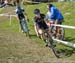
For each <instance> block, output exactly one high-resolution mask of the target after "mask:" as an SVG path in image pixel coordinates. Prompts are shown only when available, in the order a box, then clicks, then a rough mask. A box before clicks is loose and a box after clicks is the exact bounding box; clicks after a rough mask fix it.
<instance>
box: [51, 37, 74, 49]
mask: <svg viewBox="0 0 75 63" xmlns="http://www.w3.org/2000/svg"><path fill="white" fill-rule="evenodd" d="M52 39H53V40H54V41H57V42H58V43H62V44H65V45H67V46H70V47H73V48H75V44H74V43H70V42H67V41H62V40H58V39H54V38H52Z"/></svg>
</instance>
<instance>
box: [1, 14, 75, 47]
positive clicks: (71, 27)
mask: <svg viewBox="0 0 75 63" xmlns="http://www.w3.org/2000/svg"><path fill="white" fill-rule="evenodd" d="M0 16H9V17H10V22H9V25H11V17H17V16H16V15H9V14H0ZM53 26H59V27H63V28H70V29H75V26H67V25H53ZM19 31H20V26H19ZM52 39H53V40H54V41H56V42H58V43H62V44H65V45H67V46H70V47H74V48H75V44H74V43H70V42H67V41H62V40H58V39H55V38H52Z"/></svg>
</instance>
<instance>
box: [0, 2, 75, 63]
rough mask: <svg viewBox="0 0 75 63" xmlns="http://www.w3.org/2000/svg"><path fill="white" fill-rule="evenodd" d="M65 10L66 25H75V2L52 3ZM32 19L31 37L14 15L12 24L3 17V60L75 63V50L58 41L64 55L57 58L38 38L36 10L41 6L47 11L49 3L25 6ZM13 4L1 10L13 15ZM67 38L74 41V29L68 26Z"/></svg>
mask: <svg viewBox="0 0 75 63" xmlns="http://www.w3.org/2000/svg"><path fill="white" fill-rule="evenodd" d="M53 4H54V5H55V6H57V8H59V9H60V11H61V12H62V13H63V16H64V18H65V22H63V25H71V26H75V8H74V7H75V3H73V2H67V3H65V2H63V3H53ZM24 8H25V9H26V12H27V14H28V17H29V19H30V22H29V23H28V26H29V29H30V35H31V39H29V38H27V37H25V35H24V34H23V33H21V32H19V22H18V21H17V19H16V18H14V17H12V23H11V25H9V17H0V63H60V62H61V63H75V49H73V48H70V47H67V46H65V45H62V44H57V49H58V50H60V51H61V52H62V53H63V56H62V58H60V59H57V58H56V57H55V56H54V55H53V53H52V51H51V50H50V49H49V48H47V47H45V43H44V42H43V41H42V40H41V39H39V38H37V37H36V35H35V32H34V26H33V17H34V14H33V10H34V9H35V8H39V9H40V10H41V12H42V13H44V14H46V12H47V8H46V4H45V3H42V4H36V5H24ZM14 9H15V7H14V8H12V7H7V8H4V9H0V13H8V12H11V14H14V13H13V12H12V10H14ZM65 40H66V41H69V42H73V43H74V42H75V30H71V29H65Z"/></svg>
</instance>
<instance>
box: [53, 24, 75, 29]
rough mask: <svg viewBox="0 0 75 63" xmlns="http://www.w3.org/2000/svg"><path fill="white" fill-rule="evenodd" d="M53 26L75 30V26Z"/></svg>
mask: <svg viewBox="0 0 75 63" xmlns="http://www.w3.org/2000/svg"><path fill="white" fill-rule="evenodd" d="M52 26H58V27H63V28H71V29H75V26H67V25H56V24H54V25H52Z"/></svg>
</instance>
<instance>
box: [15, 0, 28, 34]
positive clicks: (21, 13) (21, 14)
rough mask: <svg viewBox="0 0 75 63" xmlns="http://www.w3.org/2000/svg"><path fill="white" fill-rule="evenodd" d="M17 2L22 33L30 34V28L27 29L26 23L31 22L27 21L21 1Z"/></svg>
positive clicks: (17, 12) (17, 0)
mask: <svg viewBox="0 0 75 63" xmlns="http://www.w3.org/2000/svg"><path fill="white" fill-rule="evenodd" d="M16 2H17V8H16V14H17V16H18V19H19V21H20V25H21V30H22V32H25V33H26V32H28V27H27V23H26V21H29V19H28V18H27V20H26V17H27V16H24V12H25V10H24V9H23V7H22V6H21V4H20V0H16ZM25 15H27V14H26V13H25Z"/></svg>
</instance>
